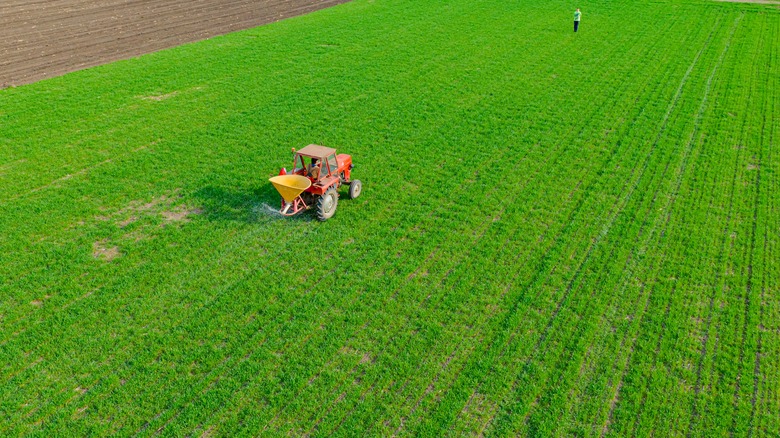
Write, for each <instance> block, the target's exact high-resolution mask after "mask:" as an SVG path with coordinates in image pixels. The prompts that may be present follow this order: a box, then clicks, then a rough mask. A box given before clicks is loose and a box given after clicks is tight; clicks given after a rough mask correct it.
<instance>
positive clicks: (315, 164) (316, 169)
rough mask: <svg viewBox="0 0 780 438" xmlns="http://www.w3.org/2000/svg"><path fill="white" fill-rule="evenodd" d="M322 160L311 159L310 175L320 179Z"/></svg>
mask: <svg viewBox="0 0 780 438" xmlns="http://www.w3.org/2000/svg"><path fill="white" fill-rule="evenodd" d="M319 161H320V160H318V159H316V158H312V159H311V164H310V165H309V172H308V173H309V176H310V177H312V178H314V179H318V178H319V177H320V165H321V164H320V163H319Z"/></svg>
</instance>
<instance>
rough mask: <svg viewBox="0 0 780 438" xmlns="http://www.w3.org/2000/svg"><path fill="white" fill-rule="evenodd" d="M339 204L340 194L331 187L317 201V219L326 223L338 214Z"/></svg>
mask: <svg viewBox="0 0 780 438" xmlns="http://www.w3.org/2000/svg"><path fill="white" fill-rule="evenodd" d="M338 203H339V194H338V192H336V189H335V188H333V187H331V188H329V189H328V190H326V191H325V193H324V194H323V195H322V196H320V197H319V198H318V199H317V219H319V220H321V221H323V222H324V221H326V220H328V219H330V218H331V217H332V216H333V214H334V213H336V206H337V205H338Z"/></svg>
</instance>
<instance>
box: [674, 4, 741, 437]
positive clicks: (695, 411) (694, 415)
mask: <svg viewBox="0 0 780 438" xmlns="http://www.w3.org/2000/svg"><path fill="white" fill-rule="evenodd" d="M743 17H744V12H743V13H741V14H740V15H739V16H738V17H737V18H736V20H735V21H734V24H733V25H732V26H731V30H730V32H729V36H728V39H727V41H726V45H725V47H724V48H723V51H722V52H721V54H720V56H719V58H718V61H717V63H716V65H715V68H714V69H713V71H712V73H711V74H710V77H709V78H708V79H707V85H706V90H707V93H709V90H710V87H711V85H712V80H713V78H714V76H715V73H716V72H717V70H718V68H719V67H720V65H721V64H722V62H723V58H724V56H725V54H726V52H727V51H728V49H729V47H730V44H731V40H732V38H733V36H734V32H735V31H736V29H737V26H738V25H739V22H740V21H741V20H742V18H743ZM707 93H705V96H704V99H703V100H702V107H704V105H706V103H707V102H706V99H707ZM702 107H700V113H701V108H702ZM700 113H699V114H700ZM736 164H737V165H738V164H739V154H738V156H737V160H736ZM735 167H736V166H735ZM736 180H737V169H736V168H735V169H734V173H733V176H732V181H731V193H730V195H729V202H728V207H727V209H726V211H727V216H726V221H725V225H724V228H723V230H722V237H721V243H720V247H719V248H720V249H719V250H718V257H717V260H716V263H715V266H721V265H722V264H723V259H724V254H725V251H726V242H727V240H728V239H727V237H728V228H729V223H730V222H731V218H732V211H733V206H734V200H733V195H734V191H735V187H736ZM721 275H722V274H721V270H716V271H715V275H714V279H713V283H712V294H711V295H710V299H709V309H708V312H707V322H706V328H705V334H704V337H703V339H702V343H701V351H700V357H701V358H700V360H699V364H698V366H697V368H696V383H695V385H694V400H693V405H692V407H691V421H690V422H689V426H688V431H687V435H688V436H691V435H692V434H693V431H694V430H695V429H696V425H697V421H698V418H699V416H700V412H699V409H700V408H699V402H698V401H699V393H700V391H701V389H702V387H701V385H702V383H701V378H702V368H703V366H704V360H705V358H706V356H707V344H708V341H709V334H710V332H711V324H712V316H713V313H714V306H715V294H716V291H717V289H718V283H719V282H720V278H721ZM713 348H714V347H713Z"/></svg>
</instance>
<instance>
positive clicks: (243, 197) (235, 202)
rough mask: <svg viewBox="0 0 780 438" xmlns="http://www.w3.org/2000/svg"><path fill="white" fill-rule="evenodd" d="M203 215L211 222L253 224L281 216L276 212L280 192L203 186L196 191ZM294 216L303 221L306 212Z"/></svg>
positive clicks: (263, 189)
mask: <svg viewBox="0 0 780 438" xmlns="http://www.w3.org/2000/svg"><path fill="white" fill-rule="evenodd" d="M194 196H195V197H196V198H198V199H199V200H200V203H199V204H200V205H201V208H202V209H203V213H202V216H203V217H204V218H206V219H208V220H212V221H233V222H245V223H255V222H259V221H261V220H264V219H268V218H284V216H282V215H281V214H280V213H279V193H277V192H276V190H275V189H274V188H273V187H272V186H271V185H267V186H259V187H255V188H245V187H236V188H227V187H217V186H206V187H203V188H202V189H200V190H198V191H196V192H195V193H194ZM295 218H300V219H303V220H305V219H306V215H298V216H295Z"/></svg>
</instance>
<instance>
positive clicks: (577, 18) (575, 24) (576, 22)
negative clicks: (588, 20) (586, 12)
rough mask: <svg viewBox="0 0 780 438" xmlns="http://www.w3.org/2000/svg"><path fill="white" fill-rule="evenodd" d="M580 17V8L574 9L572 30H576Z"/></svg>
mask: <svg viewBox="0 0 780 438" xmlns="http://www.w3.org/2000/svg"><path fill="white" fill-rule="evenodd" d="M581 17H582V12H580V8H577V10H576V11H574V31H575V32H577V28H578V27H580V18H581Z"/></svg>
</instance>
